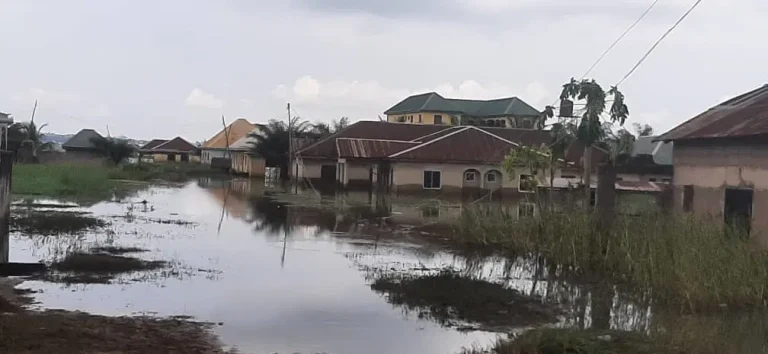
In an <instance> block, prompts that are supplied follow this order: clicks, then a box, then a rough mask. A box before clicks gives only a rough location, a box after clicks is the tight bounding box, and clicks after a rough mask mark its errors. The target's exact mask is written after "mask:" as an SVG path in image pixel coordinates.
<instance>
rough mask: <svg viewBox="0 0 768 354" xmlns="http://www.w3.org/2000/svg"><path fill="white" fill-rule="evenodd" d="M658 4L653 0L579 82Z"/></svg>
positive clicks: (556, 100)
mask: <svg viewBox="0 0 768 354" xmlns="http://www.w3.org/2000/svg"><path fill="white" fill-rule="evenodd" d="M658 3H659V0H654V1H653V2H652V3H651V6H648V8H647V9H645V11H644V12H643V13H642V14H641V15H640V17H638V18H637V20H635V22H634V23H632V24H631V25H630V26H629V27H627V29H626V30H625V31H624V33H622V34H621V35H620V36H619V37H618V38H616V40H615V41H613V43H611V45H610V46H609V47H608V49H606V50H605V51H604V52H603V54H602V55H600V57H598V58H597V60H595V62H594V63H592V66H590V67H589V69H587V71H586V72H584V75H581V79H580V80H579V81H581V80H584V79H585V78H586V77H587V75H589V73H591V72H592V70H594V69H595V68H596V67H597V65H598V64H600V62H601V61H603V59H604V58H605V57H606V56H607V55H608V53H609V52H610V51H611V50H612V49H613V48H614V47H615V46H616V45H617V44H619V42H621V40H622V39H624V37H626V36H627V34H628V33H629V32H630V31H632V29H633V28H635V26H637V24H638V23H640V21H642V20H643V19H644V18H645V16H646V15H648V13H649V12H651V10H652V9H653V8H654V7H655V6H656V4H658ZM558 101H560V98H556V99H555V101H554V102H552V104H551V105H550V106H554V105H555V104H557V102H558Z"/></svg>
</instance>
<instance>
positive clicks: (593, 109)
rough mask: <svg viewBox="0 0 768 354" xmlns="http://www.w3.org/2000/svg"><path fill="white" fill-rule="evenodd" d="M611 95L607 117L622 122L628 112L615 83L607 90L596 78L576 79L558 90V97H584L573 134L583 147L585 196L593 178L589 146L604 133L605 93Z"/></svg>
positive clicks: (588, 193) (603, 135)
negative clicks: (559, 91) (574, 133)
mask: <svg viewBox="0 0 768 354" xmlns="http://www.w3.org/2000/svg"><path fill="white" fill-rule="evenodd" d="M608 96H611V97H612V98H613V103H612V104H611V107H610V109H609V110H608V121H609V122H611V123H618V124H619V125H624V122H625V121H626V120H627V117H628V116H629V108H627V105H626V104H625V103H624V94H622V93H621V92H620V91H619V89H618V88H617V87H615V86H613V87H611V88H610V89H609V90H608V91H607V92H606V91H604V90H603V88H602V87H601V86H600V85H599V84H598V83H597V82H596V81H595V80H586V79H585V80H582V81H576V80H575V79H573V78H572V79H571V81H570V82H568V83H566V84H565V85H563V91H562V93H561V94H560V99H561V100H567V99H576V100H584V101H586V104H585V107H584V113H583V115H582V116H581V119H580V121H579V123H578V126H577V130H576V137H577V139H578V140H579V141H581V142H582V143H583V144H584V146H585V148H584V184H585V185H586V188H585V189H586V193H587V198H589V195H590V192H591V191H590V185H591V182H592V154H591V153H590V149H591V148H592V147H593V146H595V145H596V144H597V143H598V142H599V141H600V140H601V138H604V137H605V130H604V129H603V119H602V117H603V114H604V113H605V110H606V97H608Z"/></svg>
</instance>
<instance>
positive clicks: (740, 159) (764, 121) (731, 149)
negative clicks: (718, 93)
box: [657, 85, 768, 245]
mask: <svg viewBox="0 0 768 354" xmlns="http://www.w3.org/2000/svg"><path fill="white" fill-rule="evenodd" d="M657 140H659V141H664V142H674V152H673V159H672V164H673V166H674V177H673V185H674V191H675V193H674V200H675V204H676V206H677V208H678V209H680V210H682V211H685V212H693V213H696V214H700V215H712V216H715V217H718V218H722V219H723V220H724V221H725V222H726V223H730V224H735V225H740V226H743V227H746V228H747V229H750V230H751V231H752V232H753V233H762V235H763V237H759V238H758V239H759V240H760V241H761V242H762V243H765V244H766V245H768V218H766V216H767V215H768V85H765V86H763V87H760V88H757V89H755V90H753V91H750V92H747V93H745V94H742V95H740V96H737V97H735V98H732V99H730V100H727V101H725V102H723V103H721V104H719V105H717V106H715V107H712V108H710V109H709V110H707V111H706V112H703V113H701V114H699V115H697V116H695V117H693V118H691V119H690V120H688V121H686V122H684V123H682V124H680V125H679V126H677V127H676V128H674V129H672V130H671V131H669V132H667V133H666V134H664V135H662V136H660V137H659V138H657Z"/></svg>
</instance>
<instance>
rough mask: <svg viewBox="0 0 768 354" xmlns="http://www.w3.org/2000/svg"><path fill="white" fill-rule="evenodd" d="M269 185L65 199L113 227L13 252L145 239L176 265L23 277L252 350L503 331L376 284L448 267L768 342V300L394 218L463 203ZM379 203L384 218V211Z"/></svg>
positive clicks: (744, 345) (578, 304) (33, 241)
mask: <svg viewBox="0 0 768 354" xmlns="http://www.w3.org/2000/svg"><path fill="white" fill-rule="evenodd" d="M269 193H270V189H269V188H267V187H264V182H263V181H258V180H251V181H244V180H233V181H215V180H206V179H202V180H199V181H194V182H191V183H188V184H186V185H184V186H179V187H168V186H165V187H162V186H153V187H150V188H147V189H144V190H141V191H138V192H137V193H135V194H133V195H130V196H127V197H124V198H122V199H121V200H119V201H118V200H113V201H108V202H100V203H96V204H93V205H88V206H81V207H78V208H74V209H68V210H74V211H85V212H90V213H92V216H96V217H99V218H102V219H104V220H106V221H108V222H109V223H110V224H109V226H107V227H106V228H104V229H99V230H96V231H88V232H85V233H83V234H81V235H76V236H35V235H26V234H21V233H19V232H15V233H12V239H11V261H13V262H38V261H44V262H51V261H54V260H57V259H60V258H61V257H63V256H64V255H66V254H67V253H69V252H73V251H77V250H87V249H88V248H90V247H94V246H110V245H111V246H121V247H138V248H144V249H148V250H149V252H147V253H140V254H135V255H134V254H131V256H136V257H139V258H142V259H147V260H162V261H169V262H171V263H172V266H171V269H170V270H164V271H159V272H147V273H142V274H128V275H125V276H121V277H118V278H117V279H115V280H114V281H113V282H112V283H110V284H71V285H68V284H61V283H50V282H44V281H27V282H25V283H24V284H22V287H26V288H31V289H34V290H38V291H40V292H39V293H37V294H35V298H36V300H37V301H39V304H38V305H37V306H39V307H40V308H46V309H48V308H53V309H66V310H82V311H87V312H91V313H95V314H104V315H139V314H142V315H143V314H148V315H157V316H191V317H193V318H194V319H196V320H200V321H206V322H212V323H216V324H217V326H216V327H215V329H214V331H215V333H216V334H217V335H219V337H220V339H221V340H222V342H223V343H224V344H225V345H226V346H227V347H229V348H231V347H236V348H237V349H238V350H239V351H240V352H243V353H337V354H342V353H371V354H375V353H404V354H408V353H420V354H423V353H441V354H443V353H456V352H458V351H459V350H460V349H461V348H462V347H470V346H473V345H475V346H487V345H489V344H491V343H492V342H494V341H495V340H496V339H497V338H499V337H500V336H504V337H505V336H506V335H505V334H500V333H493V332H484V331H481V330H476V329H471V327H470V329H469V330H467V328H464V329H463V330H461V331H459V330H457V329H456V328H445V327H443V326H441V325H440V324H438V323H436V322H434V321H432V320H431V319H430V318H429V317H428V316H426V317H420V316H419V315H418V314H417V313H414V312H413V311H408V310H407V309H405V308H401V307H398V306H395V305H392V304H390V303H388V302H387V299H386V297H385V296H384V295H382V294H379V293H376V292H374V291H372V290H371V287H370V284H371V282H372V281H373V280H374V278H375V277H376V276H377V275H378V274H381V273H384V272H396V273H409V274H410V273H419V272H425V273H427V272H434V271H435V270H439V269H445V268H451V269H454V270H457V271H460V272H462V273H463V274H467V275H471V276H473V277H479V278H482V279H487V280H489V281H495V282H501V283H504V284H505V285H507V286H509V287H512V288H515V289H517V290H519V291H521V292H523V293H526V294H532V295H537V296H540V297H541V298H542V299H543V301H544V302H546V303H550V304H556V305H557V306H560V307H561V308H562V309H563V314H562V315H561V316H560V321H559V322H558V323H556V324H554V325H555V326H569V327H579V328H587V327H593V328H612V329H621V330H632V331H640V332H648V331H651V330H652V329H658V328H664V329H666V330H675V329H681V330H682V329H685V330H690V332H685V333H682V332H681V335H692V336H694V337H695V336H698V335H700V336H706V337H705V338H720V337H718V336H722V339H718V340H719V341H721V342H723V343H725V345H724V346H723V348H724V350H726V352H733V353H741V352H744V353H752V352H764V351H766V349H768V347H766V338H768V320H767V318H768V317H767V316H765V315H764V314H750V315H722V316H709V317H685V316H679V315H677V314H672V315H667V314H666V313H658V312H654V311H652V310H651V308H652V306H651V304H650V301H647V300H644V299H643V298H642V297H638V296H636V295H634V296H625V295H622V293H621V292H620V291H617V289H616V288H614V287H607V288H606V287H595V286H582V285H575V284H570V283H568V282H564V281H556V280H551V279H549V280H547V279H546V270H545V269H542V267H540V266H539V264H538V263H537V262H531V261H528V260H521V259H508V258H503V257H495V256H490V257H486V256H466V255H460V254H457V253H455V252H452V251H450V250H448V249H446V248H444V247H440V246H436V245H434V244H430V243H428V242H427V241H426V240H425V239H424V238H423V237H419V235H418V232H410V233H406V232H401V231H402V230H407V229H408V228H407V227H404V228H393V227H392V226H391V225H392V223H395V224H404V225H407V224H416V223H418V222H419V221H421V222H423V221H424V220H433V221H434V220H440V219H451V218H455V217H456V216H457V213H458V208H456V207H455V206H454V205H450V204H446V205H440V204H439V203H437V204H436V203H434V201H427V202H426V203H421V202H424V201H423V200H422V201H421V202H419V203H416V202H414V203H411V202H406V203H401V204H399V205H397V204H396V203H395V204H389V203H387V202H386V201H384V202H382V201H380V200H374V199H373V197H372V196H370V195H367V194H365V193H363V194H359V195H357V194H355V195H348V196H346V197H344V198H338V197H337V198H330V199H328V198H325V199H323V200H320V201H318V200H313V199H307V198H304V199H302V198H303V197H301V196H299V197H297V196H293V198H298V199H297V200H300V201H301V203H303V206H288V205H286V204H283V203H280V202H277V201H275V200H274V199H273V198H267V197H265V194H269ZM144 201H146V203H143V202H144ZM308 201H309V202H308ZM35 202H37V203H50V202H53V201H46V200H36V201H35ZM311 203H317V204H323V207H322V208H319V207H317V208H316V207H311V206H309V204H311ZM329 207H330V208H329ZM341 209H344V210H346V211H345V212H338V210H341ZM350 210H351V211H350ZM13 212H14V213H19V212H24V208H20V207H15V208H14V211H13ZM381 216H386V217H387V219H388V220H389V224H388V225H384V224H381V222H380V221H381V219H380V218H377V217H381ZM525 329H527V328H523V327H519V328H509V329H508V331H509V332H519V331H523V330H525ZM691 333H693V334H691Z"/></svg>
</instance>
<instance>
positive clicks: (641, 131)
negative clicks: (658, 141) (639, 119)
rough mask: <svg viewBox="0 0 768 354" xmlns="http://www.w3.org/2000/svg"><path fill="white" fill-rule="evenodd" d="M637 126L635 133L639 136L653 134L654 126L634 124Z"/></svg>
mask: <svg viewBox="0 0 768 354" xmlns="http://www.w3.org/2000/svg"><path fill="white" fill-rule="evenodd" d="M632 126H633V127H634V128H635V134H637V136H651V135H653V127H652V126H650V125H648V124H640V123H635V124H632Z"/></svg>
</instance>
